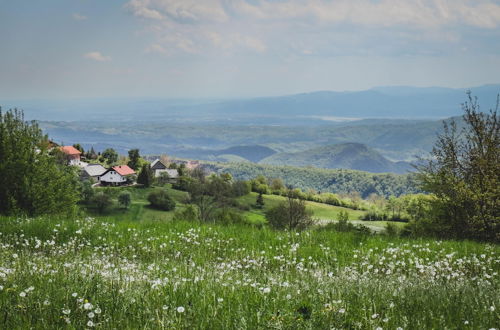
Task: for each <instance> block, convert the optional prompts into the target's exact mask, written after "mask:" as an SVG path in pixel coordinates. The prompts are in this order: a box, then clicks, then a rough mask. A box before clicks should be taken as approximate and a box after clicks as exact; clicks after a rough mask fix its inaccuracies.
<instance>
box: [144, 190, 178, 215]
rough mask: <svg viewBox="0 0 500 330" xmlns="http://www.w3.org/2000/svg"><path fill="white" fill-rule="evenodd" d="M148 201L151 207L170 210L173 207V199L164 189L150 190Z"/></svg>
mask: <svg viewBox="0 0 500 330" xmlns="http://www.w3.org/2000/svg"><path fill="white" fill-rule="evenodd" d="M148 201H149V203H150V204H151V206H152V207H154V208H157V209H160V210H163V211H171V210H173V209H174V208H175V201H174V200H173V199H172V197H170V195H169V194H168V193H167V192H166V191H165V190H164V189H159V188H158V189H155V190H153V191H152V192H150V193H149V195H148Z"/></svg>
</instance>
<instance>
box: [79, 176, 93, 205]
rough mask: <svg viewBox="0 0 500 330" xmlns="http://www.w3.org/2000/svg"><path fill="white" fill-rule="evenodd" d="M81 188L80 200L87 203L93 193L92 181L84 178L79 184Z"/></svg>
mask: <svg viewBox="0 0 500 330" xmlns="http://www.w3.org/2000/svg"><path fill="white" fill-rule="evenodd" d="M80 189H81V201H82V202H83V203H84V204H89V203H90V202H91V201H92V198H93V197H94V195H95V191H94V188H92V181H90V180H85V181H83V182H82V183H81V185H80Z"/></svg>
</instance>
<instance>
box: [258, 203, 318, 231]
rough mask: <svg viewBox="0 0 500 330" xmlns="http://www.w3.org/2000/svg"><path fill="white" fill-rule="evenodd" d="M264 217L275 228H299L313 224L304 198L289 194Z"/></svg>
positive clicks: (310, 212)
mask: <svg viewBox="0 0 500 330" xmlns="http://www.w3.org/2000/svg"><path fill="white" fill-rule="evenodd" d="M266 219H267V221H268V222H269V224H270V225H271V226H272V227H274V228H276V229H288V230H297V229H298V230H301V229H306V228H308V227H310V226H311V225H313V224H314V219H313V218H312V211H311V210H308V209H307V208H306V203H305V202H304V200H301V199H296V198H293V196H291V195H289V196H288V197H287V200H286V201H285V202H282V203H280V204H279V205H278V206H275V207H273V208H271V209H270V210H269V211H267V212H266Z"/></svg>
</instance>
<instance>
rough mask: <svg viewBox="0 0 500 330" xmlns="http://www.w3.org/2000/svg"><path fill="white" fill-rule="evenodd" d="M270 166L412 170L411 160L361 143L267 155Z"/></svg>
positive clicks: (264, 162)
mask: <svg viewBox="0 0 500 330" xmlns="http://www.w3.org/2000/svg"><path fill="white" fill-rule="evenodd" d="M261 163H263V164H270V165H291V166H314V167H319V168H347V169H353V170H360V171H367V172H373V173H387V172H392V173H400V174H402V173H407V172H408V171H410V170H411V169H412V167H411V166H410V164H409V163H407V162H392V161H390V160H388V159H387V158H385V157H384V156H382V155H381V154H380V153H379V152H377V151H376V150H374V149H372V148H369V147H367V146H366V145H364V144H361V143H341V144H334V145H329V146H324V147H318V148H313V149H309V150H305V151H300V152H291V153H279V154H274V155H272V156H270V157H267V158H264V159H263V160H262V161H261Z"/></svg>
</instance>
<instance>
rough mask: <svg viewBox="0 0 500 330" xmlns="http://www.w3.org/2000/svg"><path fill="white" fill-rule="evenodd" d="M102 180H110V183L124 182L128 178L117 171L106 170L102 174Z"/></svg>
mask: <svg viewBox="0 0 500 330" xmlns="http://www.w3.org/2000/svg"><path fill="white" fill-rule="evenodd" d="M99 181H101V182H109V183H123V182H126V181H127V179H126V178H125V177H123V176H121V175H120V174H118V173H116V172H115V171H109V172H106V174H104V175H102V176H101V178H100V180H99Z"/></svg>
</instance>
